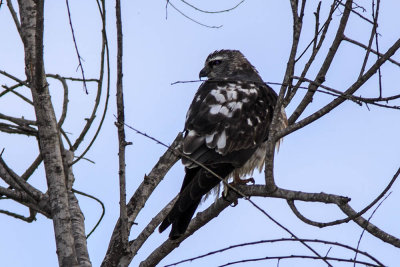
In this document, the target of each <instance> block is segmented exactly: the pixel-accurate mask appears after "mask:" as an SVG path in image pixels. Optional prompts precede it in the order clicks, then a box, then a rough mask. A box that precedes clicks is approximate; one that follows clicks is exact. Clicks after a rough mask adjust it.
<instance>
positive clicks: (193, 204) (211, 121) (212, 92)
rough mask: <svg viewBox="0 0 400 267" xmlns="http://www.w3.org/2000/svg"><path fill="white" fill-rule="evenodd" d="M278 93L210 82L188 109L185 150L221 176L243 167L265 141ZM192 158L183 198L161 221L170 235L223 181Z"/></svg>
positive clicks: (181, 230) (181, 227)
mask: <svg viewBox="0 0 400 267" xmlns="http://www.w3.org/2000/svg"><path fill="white" fill-rule="evenodd" d="M276 98H277V96H276V93H275V92H274V91H273V90H272V89H271V88H269V87H267V86H265V85H261V84H257V83H254V82H241V81H238V82H227V81H226V82H225V81H219V82H216V81H206V82H204V83H203V84H202V85H201V87H200V88H199V90H198V91H197V93H196V95H195V97H194V99H193V102H192V104H191V106H190V108H189V111H188V114H187V117H186V123H185V130H186V136H185V138H184V140H183V153H184V154H185V155H187V156H188V157H190V159H194V160H195V161H197V162H199V163H201V164H204V165H205V166H206V167H208V168H210V169H211V170H212V171H214V172H215V173H217V174H218V175H219V176H221V177H223V178H224V177H226V176H228V175H229V174H230V173H231V172H232V171H233V170H234V169H235V168H239V167H241V166H242V165H243V164H244V163H245V162H246V161H247V160H248V159H249V158H250V157H251V155H252V154H253V153H254V151H255V150H256V149H257V147H258V146H259V145H260V144H262V143H263V142H264V141H265V140H266V138H267V136H268V130H269V125H270V123H271V120H272V115H273V108H274V106H275V103H276ZM190 159H188V158H182V162H183V164H184V165H185V166H186V168H185V171H186V175H185V178H184V181H183V184H182V188H181V192H180V196H179V198H178V200H177V202H176V204H175V205H174V207H173V209H172V210H171V212H170V213H169V215H168V216H167V217H166V218H165V220H164V221H163V223H162V224H161V226H160V228H159V230H160V232H162V231H163V230H165V229H166V228H167V227H168V226H169V225H170V224H172V230H171V234H170V238H171V239H175V238H178V237H179V236H181V235H182V234H183V233H184V232H185V231H186V228H187V226H188V224H189V222H190V219H191V218H192V216H193V214H194V212H195V210H196V208H197V206H198V204H199V202H200V200H201V197H202V196H203V195H204V194H206V193H207V192H208V191H209V190H211V189H212V188H213V187H214V186H216V185H217V184H218V183H219V182H220V180H219V179H218V178H216V177H215V176H213V175H211V174H210V173H209V172H207V171H206V170H204V169H203V168H201V167H199V166H198V165H197V164H196V163H194V162H193V161H191V160H190Z"/></svg>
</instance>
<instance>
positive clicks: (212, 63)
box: [209, 59, 222, 66]
mask: <svg viewBox="0 0 400 267" xmlns="http://www.w3.org/2000/svg"><path fill="white" fill-rule="evenodd" d="M221 63H222V60H219V59H217V60H213V61H210V63H209V64H210V66H217V65H219V64H221Z"/></svg>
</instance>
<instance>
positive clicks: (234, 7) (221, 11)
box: [180, 0, 245, 14]
mask: <svg viewBox="0 0 400 267" xmlns="http://www.w3.org/2000/svg"><path fill="white" fill-rule="evenodd" d="M180 1H181V2H182V3H185V4H186V5H188V6H190V7H191V8H193V9H194V10H196V11H199V12H202V13H209V14H216V13H224V12H229V11H232V10H234V9H236V8H237V7H238V6H240V5H241V4H242V3H243V2H244V1H245V0H242V1H240V2H239V3H238V4H236V5H235V6H233V7H231V8H228V9H223V10H218V11H208V10H204V9H200V8H198V7H196V6H195V5H192V4H190V3H188V2H186V1H185V0H180Z"/></svg>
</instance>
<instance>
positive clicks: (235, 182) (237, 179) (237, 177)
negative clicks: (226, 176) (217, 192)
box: [222, 172, 255, 207]
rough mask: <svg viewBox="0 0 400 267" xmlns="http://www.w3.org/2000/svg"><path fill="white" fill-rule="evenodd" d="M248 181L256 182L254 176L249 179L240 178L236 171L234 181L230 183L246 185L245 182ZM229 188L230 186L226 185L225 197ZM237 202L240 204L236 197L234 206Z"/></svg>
mask: <svg viewBox="0 0 400 267" xmlns="http://www.w3.org/2000/svg"><path fill="white" fill-rule="evenodd" d="M248 183H252V184H255V181H254V178H253V177H250V178H248V179H240V177H239V174H238V173H236V172H235V173H234V174H233V182H232V183H230V184H231V185H233V186H235V185H236V184H237V185H245V184H248ZM228 190H229V187H228V186H225V190H224V192H223V194H222V195H223V197H224V198H226V197H227V196H228ZM237 204H238V201H237V199H236V200H235V201H233V206H232V207H235V206H236V205H237Z"/></svg>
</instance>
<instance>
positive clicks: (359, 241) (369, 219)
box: [354, 192, 392, 267]
mask: <svg viewBox="0 0 400 267" xmlns="http://www.w3.org/2000/svg"><path fill="white" fill-rule="evenodd" d="M391 194H392V192H389V194H388V195H387V196H386V197H385V198H384V199H382V201H381V202H380V203H379V204H378V206H376V208H375V209H374V211H373V212H372V213H371V216H369V218H368V220H367V222H368V223H369V222H370V221H371V219H372V217H373V216H374V214H375V212H376V211H377V210H378V209H379V207H380V206H381V205H382V203H383V202H384V201H385V200H386V199H387V198H388V197H389V196H390V195H391ZM364 233H365V227H364V229H363V230H362V232H361V235H360V238H359V239H358V242H357V250H356V254H355V256H354V267H355V266H356V259H357V255H358V253H359V248H360V244H361V239H362V237H363V235H364Z"/></svg>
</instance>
